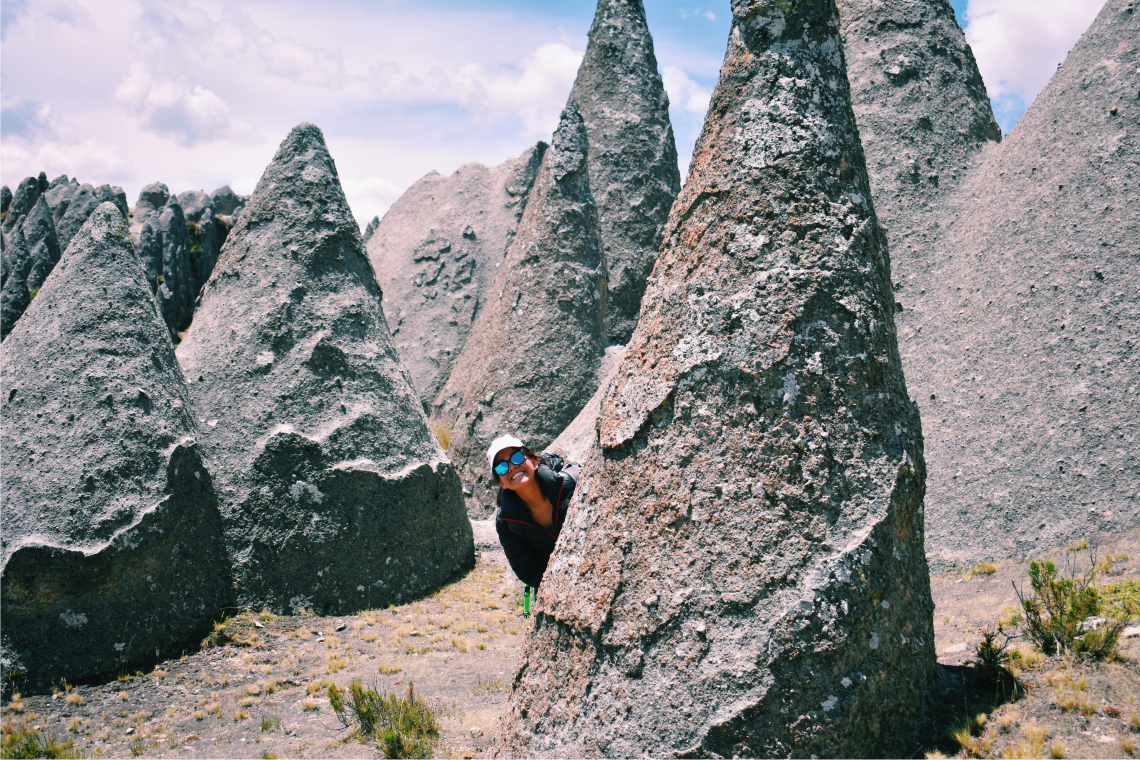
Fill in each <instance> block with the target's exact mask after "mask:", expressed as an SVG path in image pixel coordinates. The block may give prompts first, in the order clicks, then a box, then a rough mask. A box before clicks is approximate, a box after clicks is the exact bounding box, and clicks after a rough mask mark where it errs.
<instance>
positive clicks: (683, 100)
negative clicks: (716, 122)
mask: <svg viewBox="0 0 1140 760" xmlns="http://www.w3.org/2000/svg"><path fill="white" fill-rule="evenodd" d="M661 79H662V80H664V83H665V92H667V93H669V103H670V105H672V106H673V107H674V108H677V109H680V110H683V111H689V112H691V113H695V114H697V115H698V116H704V115H705V114H706V113H708V110H709V98H711V97H712V90H710V89H709V88H708V87H704V86H702V85H700V84H698V83H697V82H694V81H693V80H692V79H690V78H689V75H688V74H686V73H685V72H684V71H683V70H682V69H681V67H680V66H666V67H665V70H664V71H662V72H661Z"/></svg>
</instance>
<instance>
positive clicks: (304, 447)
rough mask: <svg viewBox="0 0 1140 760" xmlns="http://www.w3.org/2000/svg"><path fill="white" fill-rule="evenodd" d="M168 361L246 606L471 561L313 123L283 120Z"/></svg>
mask: <svg viewBox="0 0 1140 760" xmlns="http://www.w3.org/2000/svg"><path fill="white" fill-rule="evenodd" d="M178 358H179V360H180V361H181V363H182V366H183V368H184V370H185V371H186V374H187V377H188V379H189V380H190V382H191V385H190V390H191V393H192V394H193V397H194V400H195V402H196V409H197V410H198V413H199V415H200V418H201V419H204V420H205V421H206V422H205V425H206V426H205V428H204V431H205V434H206V443H207V445H208V447H209V451H210V455H211V457H212V459H213V461H214V462H215V463H216V464H215V471H216V478H217V481H218V483H219V493H220V496H221V504H222V510H223V516H224V519H225V525H226V536H227V541H228V546H229V551H230V556H231V557H232V561H233V568H234V576H235V581H236V583H237V592H238V603H239V604H240V605H245V606H251V607H253V608H255V609H260V608H261V607H262V606H266V607H269V608H270V609H273V610H277V611H290V610H292V611H296V610H301V609H305V608H312V609H314V610H316V611H318V612H321V613H322V614H332V613H339V612H342V611H343V612H347V611H349V610H354V609H360V608H364V607H367V606H372V607H375V606H377V605H384V604H388V603H389V602H391V601H395V600H398V599H401V598H407V597H409V596H412V595H415V594H420V593H423V592H425V591H427V590H429V589H431V588H432V587H434V586H436V585H438V584H440V583H443V582H445V581H446V580H448V579H449V578H451V577H453V576H454V575H455V574H456V573H457V572H459V571H460V570H462V569H465V568H468V567H471V566H472V565H473V564H474V546H473V544H472V539H471V525H470V522H469V521H468V520H467V517H466V515H465V514H464V511H463V497H462V493H461V486H460V484H459V479H458V477H457V476H456V473H455V470H454V468H453V467H452V466H451V464H450V463H449V462H448V460H447V458H446V457H445V456H444V453H443V451H442V450H441V449H440V448H439V444H438V443H437V442H436V440H435V438H434V436H433V435H432V433H431V431H430V430H429V429H428V425H427V418H426V417H425V416H424V413H423V410H422V408H421V405H420V402H419V399H418V398H417V397H416V394H415V392H414V391H413V390H412V387H411V384H410V383H409V381H408V379H407V374H406V372H405V370H404V369H403V367H402V366H401V364H400V361H399V358H398V356H397V355H396V352H395V349H394V348H393V347H392V343H391V338H390V337H389V334H388V326H387V324H386V323H385V321H384V314H383V312H382V310H381V308H380V289H379V287H378V285H377V283H376V277H375V275H374V274H373V271H372V266H371V264H370V263H369V261H368V258H367V254H366V252H365V249H364V245H363V242H362V240H361V237H360V230H359V228H358V227H357V225H356V222H355V221H354V220H353V217H352V213H351V211H350V209H349V207H348V203H347V202H346V201H345V197H344V192H343V190H342V189H341V185H340V180H339V178H338V176H337V172H336V167H335V166H334V164H333V160H332V158H331V157H330V156H329V153H328V149H327V148H326V146H325V141H324V137H323V136H322V134H321V132H320V130H319V129H318V128H317V127H316V126H314V125H312V124H307V123H306V124H301V125H299V126H297V127H295V128H294V129H293V130H292V132H290V134H289V136H288V137H287V138H286V139H285V141H284V142H283V143H282V144H281V147H280V148H279V149H278V151H277V154H276V156H275V157H274V159H273V162H272V163H271V164H270V165H269V167H268V168H267V169H266V170H265V174H264V175H263V176H262V178H261V181H260V182H259V183H258V186H257V190H256V191H255V192H254V194H253V197H252V198H251V200H250V202H249V205H248V206H247V207H246V210H245V212H243V214H242V216H241V218H240V220H239V221H238V223H237V226H236V227H235V228H234V229H233V231H232V233H231V235H230V237H229V239H228V240H227V241H226V245H225V248H224V250H223V251H222V257H221V259H220V260H219V261H218V266H217V267H216V269H215V271H214V274H213V276H212V277H211V278H210V281H209V282H208V283H207V284H206V287H205V288H204V289H203V292H202V296H201V303H200V306H199V307H198V312H197V314H196V316H195V318H194V323H193V325H192V326H191V328H190V330H189V332H188V333H187V334H186V336H185V338H184V340H183V342H182V343H181V345H179V347H178Z"/></svg>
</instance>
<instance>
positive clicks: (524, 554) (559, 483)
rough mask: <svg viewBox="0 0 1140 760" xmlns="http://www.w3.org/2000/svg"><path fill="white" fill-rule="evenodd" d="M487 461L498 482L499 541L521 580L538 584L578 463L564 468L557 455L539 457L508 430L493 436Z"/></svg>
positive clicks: (575, 475)
mask: <svg viewBox="0 0 1140 760" xmlns="http://www.w3.org/2000/svg"><path fill="white" fill-rule="evenodd" d="M487 461H488V462H489V463H490V465H491V470H492V472H493V473H494V475H495V479H496V480H497V481H498V482H499V497H498V502H499V504H498V507H499V508H498V510H497V511H496V512H495V530H496V531H497V532H498V534H499V543H500V544H502V545H503V551H504V552H506V555H507V561H508V562H510V563H511V569H512V570H514V571H515V575H517V576H518V577H519V580H520V581H522V582H523V583H525V584H526V585H528V586H538V584H540V583H541V582H542V574H543V573H544V572H546V563H547V562H549V561H550V553H551V552H553V551H554V542H555V541H557V540H558V532H559V531H560V530H562V525H563V524H564V523H565V522H566V509H567V507H569V506H570V497H571V496H573V494H574V486H575V484H576V482H577V476H578V467H577V466H576V465H570V466H568V467H567V468H565V469H562V461H561V459H560V458H559V457H554V456H550V455H548V454H543V455H542V456H539V455H537V454H535V453H534V452H533V451H531V450H530V449H528V448H527V447H526V446H524V445H523V442H522V441H520V440H519V439H518V438H515V437H514V436H512V435H504V436H502V437H500V438H496V439H495V441H494V442H493V443H492V444H491V448H489V449H487ZM556 470H557V471H556Z"/></svg>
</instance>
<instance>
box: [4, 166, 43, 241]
mask: <svg viewBox="0 0 1140 760" xmlns="http://www.w3.org/2000/svg"><path fill="white" fill-rule="evenodd" d="M40 195H41V193H40V182H39V180H38V179H36V178H35V177H24V179H22V180H20V184H19V185H17V186H16V194H15V195H14V196H13V197H12V200H11V202H10V203H9V204H8V215H7V216H6V217H4V224H3V225H2V229H3V231H4V233H5V234H7V233H8V232H9V231H11V229H12V228H13V227H15V226H16V222H17V221H19V219H20V217H21V216H26V215H27V214H28V212H30V211H31V210H32V207H33V206H35V205H36V201H37V200H39V197H40Z"/></svg>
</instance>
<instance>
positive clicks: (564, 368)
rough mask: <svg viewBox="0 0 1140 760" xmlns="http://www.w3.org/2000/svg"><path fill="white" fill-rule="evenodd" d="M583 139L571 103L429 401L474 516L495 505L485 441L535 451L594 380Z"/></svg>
mask: <svg viewBox="0 0 1140 760" xmlns="http://www.w3.org/2000/svg"><path fill="white" fill-rule="evenodd" d="M587 150H588V144H587V140H586V130H585V127H584V126H583V124H582V117H581V116H580V115H579V113H578V109H577V107H576V106H575V104H574V103H571V104H570V105H568V106H567V107H566V109H565V110H564V111H563V112H562V119H561V121H560V123H559V125H558V129H557V130H556V131H555V132H554V138H553V140H552V142H551V146H550V147H549V148H548V149H547V150H546V154H545V155H544V156H543V159H542V164H541V166H540V168H539V170H538V176H537V178H536V179H535V181H534V188H533V189H532V190H531V193H530V198H529V200H528V201H527V205H526V210H525V211H524V212H523V217H522V220H521V221H520V222H519V228H518V233H517V234H516V236H515V240H514V242H513V243H512V244H511V247H510V250H509V252H508V253H507V258H506V259H505V260H504V261H503V265H502V267H500V269H499V274H498V276H497V277H496V278H495V283H494V285H493V286H492V289H491V293H490V294H489V296H488V299H487V304H486V305H485V306H484V307H483V311H482V313H481V314H480V315H479V317H478V319H477V320H476V322H475V325H474V327H472V329H471V335H470V336H469V337H468V339H467V343H466V345H465V346H464V348H463V353H462V354H460V356H459V359H458V360H457V361H456V363H455V367H454V369H453V370H452V373H451V376H450V378H448V381H447V384H446V385H444V387H443V390H442V391H440V394H439V397H438V398H437V399H436V402H435V406H434V410H433V412H432V418H433V420H435V421H436V422H437V423H438V424H440V425H442V426H444V427H446V428H448V429H449V430H450V435H451V446H450V447H449V449H448V453H449V454H450V455H451V457H452V458H453V459H454V460H455V463H456V466H457V467H459V469H460V475H461V477H462V478H463V480H464V482H465V483H467V484H470V485H472V486H473V489H474V491H473V494H472V496H471V497H470V499H469V500H468V509H469V510H470V511H471V513H472V514H481V510H484V509H487V508H490V507H491V504H492V499H493V495H494V491H493V488H494V487H495V484H494V483H493V482H492V481H491V478H492V477H493V476H492V475H491V472H490V468H489V467H488V465H487V459H486V456H485V452H486V449H487V445H488V444H489V443H490V442H491V441H492V440H493V439H495V438H496V437H498V436H500V435H502V434H504V433H512V434H515V435H518V436H519V437H520V438H522V440H523V441H525V442H526V443H527V444H528V445H529V446H531V447H532V448H534V449H535V450H542V448H544V447H545V446H546V445H547V444H548V443H550V442H551V441H553V440H554V439H555V437H557V435H558V434H559V433H560V432H562V430H563V429H564V428H565V427H566V426H567V425H568V424H569V423H570V422H571V421H572V420H573V419H574V417H575V416H576V415H577V414H578V412H579V411H581V410H582V407H584V406H585V405H586V402H587V401H589V400H590V396H592V395H593V393H594V390H595V389H596V388H597V386H598V377H597V371H598V367H599V366H600V364H601V357H602V354H603V347H604V337H603V333H602V329H603V324H602V318H603V315H604V313H605V303H606V275H605V262H604V260H603V258H602V246H601V240H600V238H599V235H598V214H597V208H596V207H595V205H594V200H593V198H592V196H591V195H590V181H589V175H588V172H587V168H586V154H587Z"/></svg>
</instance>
